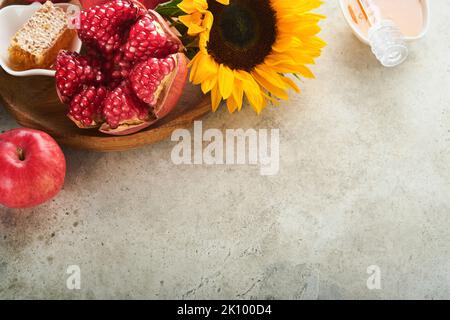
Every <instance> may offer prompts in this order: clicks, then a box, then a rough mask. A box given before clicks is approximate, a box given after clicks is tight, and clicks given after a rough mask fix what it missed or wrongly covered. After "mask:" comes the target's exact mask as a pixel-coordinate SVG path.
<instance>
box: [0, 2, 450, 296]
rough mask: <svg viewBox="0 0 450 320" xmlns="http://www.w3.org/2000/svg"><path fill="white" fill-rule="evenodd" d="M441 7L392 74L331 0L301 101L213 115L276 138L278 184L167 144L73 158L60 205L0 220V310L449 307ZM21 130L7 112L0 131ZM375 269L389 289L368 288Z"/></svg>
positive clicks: (217, 122)
mask: <svg viewBox="0 0 450 320" xmlns="http://www.w3.org/2000/svg"><path fill="white" fill-rule="evenodd" d="M432 2H433V3H432V5H433V8H432V9H433V14H432V17H433V20H432V21H431V28H430V30H429V34H428V35H427V37H426V38H425V39H424V40H422V41H420V42H417V43H414V44H412V45H411V52H412V54H411V57H410V59H409V60H408V61H407V62H406V63H405V64H404V65H402V66H400V67H398V68H396V69H393V70H388V69H384V68H382V67H381V66H380V65H379V64H378V63H377V61H376V60H375V59H374V58H373V57H372V56H371V55H370V52H369V48H368V47H366V46H364V45H363V44H361V43H360V42H358V41H357V40H356V39H355V38H354V37H353V35H352V34H351V33H350V30H349V28H348V27H347V25H346V23H345V21H344V20H343V18H342V17H341V13H340V11H339V10H338V7H337V1H327V4H326V5H325V7H324V8H323V10H322V11H323V12H325V13H326V14H327V15H328V16H329V18H328V20H327V21H326V22H325V23H324V26H325V28H324V29H325V30H324V32H323V34H322V36H323V37H324V38H325V39H326V40H327V42H328V43H329V46H328V47H327V48H326V50H325V52H324V55H323V57H322V58H321V59H320V60H319V63H318V65H317V66H315V67H314V70H315V72H316V74H317V78H318V79H317V80H315V81H304V82H302V84H301V85H302V89H303V93H302V95H300V96H292V99H291V100H290V101H289V102H284V103H282V104H281V106H280V107H279V108H269V109H268V110H266V111H265V112H264V113H263V115H262V116H260V117H257V116H255V115H254V114H253V112H252V111H250V110H249V108H247V109H246V110H245V111H243V112H242V114H240V115H228V114H227V113H226V112H225V111H221V112H218V113H216V114H211V115H209V116H207V117H205V118H204V122H203V125H204V127H205V128H221V129H226V128H280V130H281V171H280V174H279V175H277V176H274V177H261V176H260V175H259V170H258V168H257V167H252V166H236V167H220V166H219V167H205V166H195V167H189V166H181V167H176V166H174V165H173V164H172V163H171V161H170V152H171V150H172V148H173V146H174V143H172V142H170V141H166V142H162V143H159V144H156V145H153V146H148V147H146V148H143V149H140V150H136V151H131V152H123V153H113V154H97V153H91V152H83V151H75V150H70V149H65V153H66V156H67V161H68V172H67V182H66V185H65V187H64V190H63V191H62V192H61V194H60V195H59V196H58V197H57V198H56V199H55V200H54V201H52V202H50V203H48V204H46V205H43V206H40V207H38V208H35V209H33V210H23V211H15V210H8V209H6V208H0V297H1V298H160V299H164V298H192V299H199V298H295V299H302V298H303V299H305V298H319V299H330V298H338V299H339V298H358V299H366V298H388V299H391V298H426V299H433V298H434V299H437V298H450V267H449V266H450V257H449V254H450V252H449V243H450V230H449V224H450V87H449V85H450V59H449V52H450V41H449V39H450V31H449V30H450V23H449V20H448V17H449V15H450V2H449V1H445V0H435V1H432ZM15 126H16V124H15V123H14V121H13V120H12V119H11V117H10V116H9V115H7V114H6V113H5V111H4V110H3V109H0V129H2V130H5V129H8V128H12V127H15ZM70 264H77V265H79V266H80V267H81V271H82V289H81V290H79V291H69V290H67V289H66V286H65V281H66V273H65V271H66V268H67V266H68V265H70ZM373 264H375V265H378V266H379V267H380V268H381V272H382V289H381V290H375V291H370V290H368V289H367V288H366V279H367V277H368V275H367V274H366V268H367V267H368V266H369V265H373Z"/></svg>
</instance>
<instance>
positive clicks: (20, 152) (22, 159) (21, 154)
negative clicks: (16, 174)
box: [17, 148, 25, 161]
mask: <svg viewBox="0 0 450 320" xmlns="http://www.w3.org/2000/svg"><path fill="white" fill-rule="evenodd" d="M17 155H18V156H19V160H20V161H24V160H25V152H24V151H23V149H22V148H17Z"/></svg>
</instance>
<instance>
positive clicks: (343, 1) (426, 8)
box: [339, 0, 430, 44]
mask: <svg viewBox="0 0 450 320" xmlns="http://www.w3.org/2000/svg"><path fill="white" fill-rule="evenodd" d="M392 1H395V0H392ZM420 2H421V3H422V7H423V15H424V24H423V29H422V32H421V33H420V34H419V35H417V36H415V37H405V40H407V41H414V40H418V39H420V38H423V36H425V34H426V33H427V31H428V27H429V24H430V1H429V0H420ZM347 3H348V0H339V4H340V6H341V10H342V13H343V14H344V17H345V20H347V22H348V24H349V26H350V28H351V29H352V31H353V33H354V34H355V35H356V37H357V38H358V39H359V40H361V41H362V42H364V43H365V44H369V39H368V36H367V34H364V33H363V32H361V30H360V29H359V28H358V27H357V25H356V24H355V23H353V19H352V18H351V16H350V13H349V11H348V10H347Z"/></svg>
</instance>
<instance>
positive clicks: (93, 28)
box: [56, 0, 188, 135]
mask: <svg viewBox="0 0 450 320" xmlns="http://www.w3.org/2000/svg"><path fill="white" fill-rule="evenodd" d="M80 20H81V25H80V29H79V30H78V34H79V36H80V38H81V39H82V41H83V44H84V45H85V46H86V47H87V54H86V55H85V56H81V55H79V54H76V53H70V52H67V51H61V52H60V53H59V55H58V58H57V63H56V89H57V92H58V96H59V97H60V99H61V101H62V102H63V103H67V104H69V113H68V116H69V118H70V119H71V120H72V121H74V122H75V123H76V125H77V126H78V127H80V128H99V130H100V131H101V132H103V133H106V134H111V135H127V134H131V133H135V132H137V131H140V130H142V129H144V128H146V127H148V126H150V125H152V124H153V123H155V122H156V121H158V120H159V119H161V118H163V117H165V116H166V115H168V114H169V113H170V112H171V111H172V110H173V109H174V107H175V106H176V104H177V102H178V100H179V98H180V96H181V94H182V92H183V88H184V86H185V83H186V78H187V73H188V71H187V58H186V57H185V55H184V54H183V53H181V52H180V51H181V50H183V47H182V44H181V41H180V40H179V38H178V37H177V36H176V35H175V34H174V32H172V30H171V29H170V27H169V25H168V24H167V22H166V21H164V19H163V18H162V17H161V16H160V15H159V14H157V13H156V12H154V11H152V10H145V9H143V7H142V5H141V4H139V3H137V2H135V1H132V0H113V1H109V2H107V3H104V4H102V5H97V6H92V7H90V8H88V9H85V10H83V11H82V13H81V19H80Z"/></svg>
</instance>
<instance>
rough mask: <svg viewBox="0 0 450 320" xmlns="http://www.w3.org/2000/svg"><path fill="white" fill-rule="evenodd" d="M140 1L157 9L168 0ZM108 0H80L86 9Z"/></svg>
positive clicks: (149, 7)
mask: <svg viewBox="0 0 450 320" xmlns="http://www.w3.org/2000/svg"><path fill="white" fill-rule="evenodd" d="M29 1H32V0H29ZM42 1H44V2H45V0H42ZM138 1H139V2H140V3H142V4H143V5H144V6H145V7H146V8H147V9H155V8H156V6H157V5H158V4H160V3H164V2H167V0H138ZM106 2H108V0H80V3H81V6H82V7H83V8H85V9H88V8H90V7H92V6H97V5H100V4H104V3H106Z"/></svg>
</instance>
